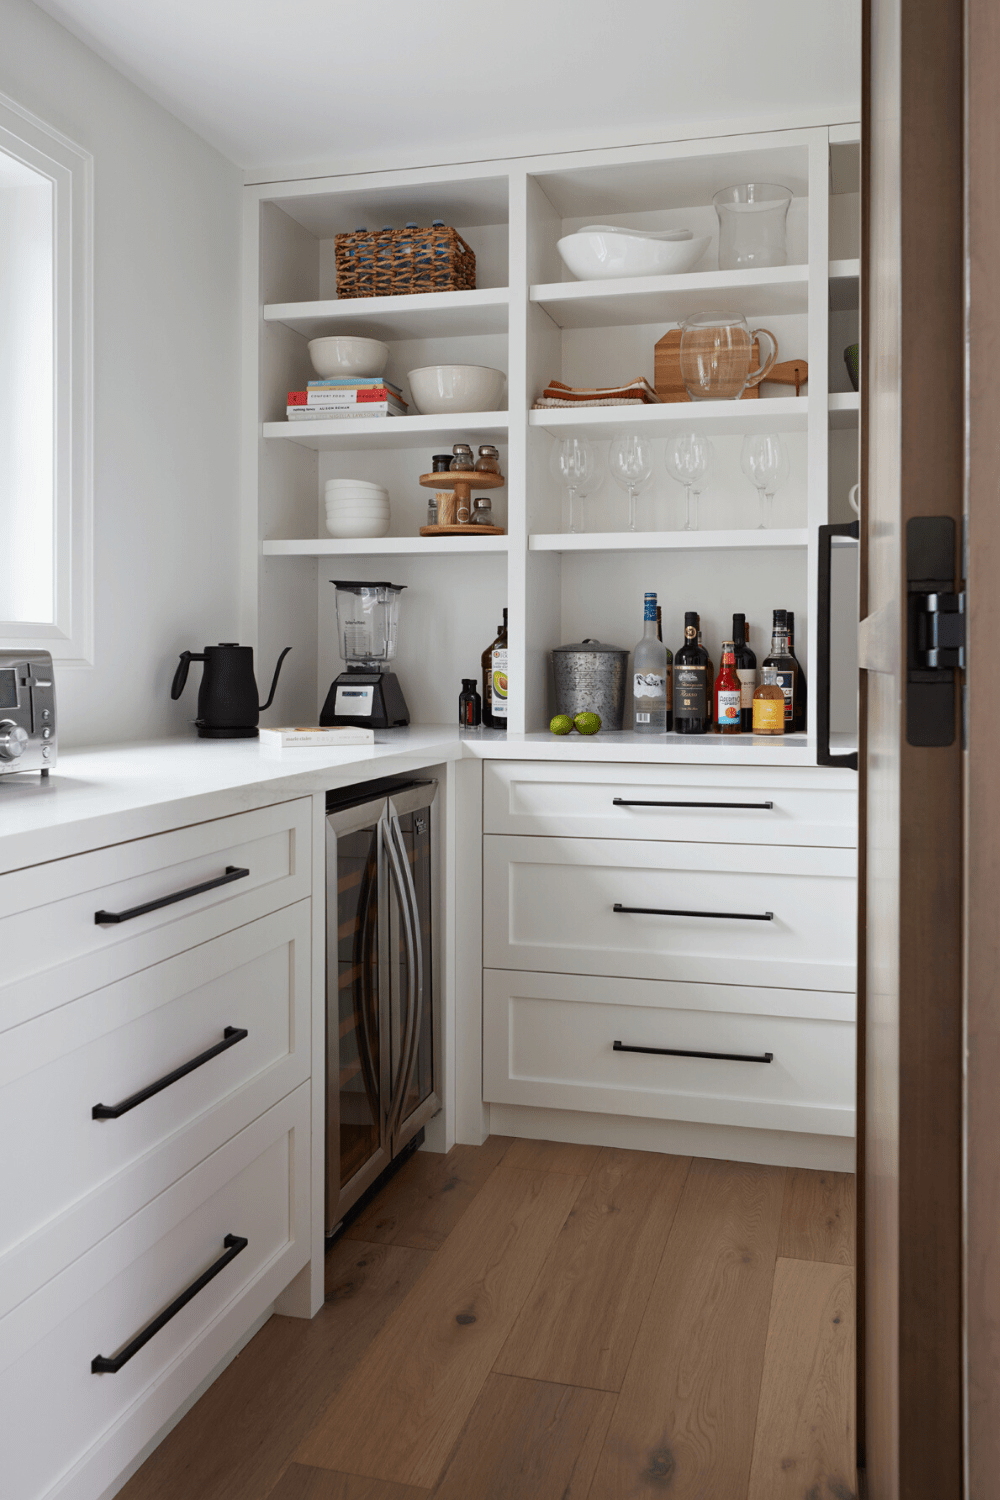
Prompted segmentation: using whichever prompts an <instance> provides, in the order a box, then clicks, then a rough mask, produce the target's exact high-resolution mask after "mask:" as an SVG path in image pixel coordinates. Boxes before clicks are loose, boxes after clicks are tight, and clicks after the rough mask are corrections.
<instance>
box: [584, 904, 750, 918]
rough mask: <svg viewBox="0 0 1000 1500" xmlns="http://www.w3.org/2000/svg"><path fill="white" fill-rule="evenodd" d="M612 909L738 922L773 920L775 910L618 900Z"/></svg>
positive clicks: (643, 914) (660, 915)
mask: <svg viewBox="0 0 1000 1500" xmlns="http://www.w3.org/2000/svg"><path fill="white" fill-rule="evenodd" d="M612 911H625V912H637V913H638V915H639V916H641V917H721V918H724V919H725V920H729V919H730V918H734V919H735V920H736V921H738V922H773V921H774V912H773V911H675V910H674V908H673V907H669V906H622V904H621V902H620V901H616V902H615V904H614V906H613V907H612Z"/></svg>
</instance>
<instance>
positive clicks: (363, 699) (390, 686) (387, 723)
mask: <svg viewBox="0 0 1000 1500" xmlns="http://www.w3.org/2000/svg"><path fill="white" fill-rule="evenodd" d="M352 708H353V709H355V710H356V711H355V712H353V713H352V712H351V709H352ZM319 722H320V727H321V728H323V729H328V728H330V727H331V726H337V725H342V726H344V727H345V728H349V729H401V728H402V727H403V726H404V725H406V724H409V722H410V711H409V709H408V708H407V706H406V699H405V698H404V697H403V689H402V688H401V687H400V685H399V678H398V677H397V676H396V674H395V673H394V672H351V671H347V672H341V674H340V676H339V677H335V678H334V679H333V681H332V682H331V684H330V691H329V692H328V693H327V695H326V702H325V703H324V704H323V711H322V713H321V714H320V716H319Z"/></svg>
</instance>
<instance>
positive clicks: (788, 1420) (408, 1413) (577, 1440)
mask: <svg viewBox="0 0 1000 1500" xmlns="http://www.w3.org/2000/svg"><path fill="white" fill-rule="evenodd" d="M853 1191H854V1179H853V1178H852V1177H850V1176H845V1175H843V1174H838V1173H830V1172H807V1171H800V1170H792V1169H785V1168H781V1167H761V1166H752V1165H748V1164H743V1163H735V1162H719V1161H705V1160H697V1159H696V1160H688V1159H687V1158H682V1157H670V1156H657V1155H655V1154H653V1153H649V1152H639V1151H617V1150H611V1149H601V1148H599V1147H591V1146H571V1145H563V1144H560V1143H548V1142H541V1141H513V1142H512V1141H508V1140H506V1139H502V1138H499V1137H491V1138H490V1140H489V1141H487V1142H486V1144H485V1145H484V1146H482V1147H469V1146H459V1147H456V1148H455V1150H454V1151H452V1152H451V1153H449V1155H448V1156H447V1157H441V1156H435V1155H432V1154H431V1153H429V1152H423V1153H417V1155H416V1156H414V1157H413V1158H412V1159H411V1160H410V1161H409V1162H407V1163H406V1165H405V1166H404V1167H403V1168H402V1169H401V1171H400V1172H399V1173H398V1174H397V1176H396V1177H395V1178H394V1179H393V1181H392V1182H391V1183H390V1184H389V1185H388V1186H387V1188H386V1189H385V1190H384V1191H383V1192H382V1193H381V1194H380V1195H379V1196H378V1198H376V1199H375V1200H374V1202H373V1203H372V1204H370V1205H369V1207H368V1208H367V1209H366V1211H365V1213H364V1214H363V1215H362V1216H361V1217H360V1218H359V1219H358V1220H357V1221H356V1222H355V1224H354V1225H353V1226H352V1227H351V1229H350V1230H349V1231H348V1234H347V1235H345V1236H344V1237H343V1238H342V1239H341V1240H340V1241H339V1242H338V1243H337V1244H336V1245H335V1246H334V1247H333V1249H332V1250H331V1251H330V1252H329V1255H328V1257H327V1302H326V1305H325V1306H324V1308H323V1309H322V1311H321V1312H320V1314H319V1315H318V1316H317V1317H316V1318H315V1319H314V1320H313V1321H312V1322H311V1323H305V1322H301V1321H300V1320H297V1319H291V1318H281V1317H274V1318H272V1319H271V1320H270V1321H269V1322H268V1323H267V1324H266V1325H265V1327H264V1328H263V1329H261V1331H260V1333H259V1334H257V1336H256V1337H255V1338H254V1339H253V1340H252V1341H251V1342H250V1344H248V1345H247V1347H246V1349H245V1350H244V1351H243V1353H242V1354H241V1355H240V1356H239V1358H238V1359H236V1360H235V1361H234V1362H233V1364H232V1365H230V1367H229V1368H228V1369H227V1370H226V1371H225V1372H224V1374H223V1375H222V1376H221V1378H220V1379H219V1380H218V1381H216V1383H215V1384H214V1385H213V1386H212V1387H211V1388H210V1390H208V1391H207V1392H206V1393H205V1395H204V1396H203V1397H202V1398H201V1400H200V1401H199V1402H198V1403H197V1405H196V1406H195V1407H193V1408H192V1410H191V1411H190V1412H189V1413H188V1415H187V1416H186V1417H185V1418H184V1420H183V1421H182V1422H181V1423H179V1424H178V1426H177V1427H176V1428H175V1429H174V1431H173V1432H172V1433H171V1434H170V1435H169V1436H168V1437H167V1439H166V1440H165V1441H164V1442H163V1443H162V1444H161V1445H160V1447H159V1448H158V1449H157V1450H156V1452H155V1453H154V1454H153V1455H152V1456H151V1457H150V1458H149V1459H148V1460H147V1461H146V1463H145V1464H144V1465H143V1467H142V1468H141V1469H140V1470H139V1472H138V1473H137V1474H136V1475H135V1476H134V1477H133V1478H132V1480H131V1481H130V1482H129V1484H127V1485H126V1486H125V1488H124V1489H123V1490H122V1491H121V1495H122V1497H123V1500H191V1497H195V1496H196V1497H197V1500H237V1497H239V1500H645V1497H650V1500H652V1497H656V1496H664V1497H665V1496H666V1495H669V1496H670V1500H855V1493H856V1491H855V1470H854V1461H855V1443H854V1402H853V1377H854V1272H853V1259H854V1244H853V1217H854V1199H853Z"/></svg>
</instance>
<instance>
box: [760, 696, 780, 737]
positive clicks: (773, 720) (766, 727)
mask: <svg viewBox="0 0 1000 1500" xmlns="http://www.w3.org/2000/svg"><path fill="white" fill-rule="evenodd" d="M753 727H754V733H755V734H784V732H785V705H784V702H783V700H782V699H781V698H755V699H754V705H753Z"/></svg>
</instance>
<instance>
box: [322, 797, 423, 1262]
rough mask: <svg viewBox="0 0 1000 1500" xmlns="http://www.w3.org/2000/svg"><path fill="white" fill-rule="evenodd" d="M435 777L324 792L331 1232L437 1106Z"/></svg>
mask: <svg viewBox="0 0 1000 1500" xmlns="http://www.w3.org/2000/svg"><path fill="white" fill-rule="evenodd" d="M436 791H437V787H436V784H435V783H434V782H430V781H425V782H414V781H404V780H389V779H386V780H384V781H381V782H370V783H369V784H368V785H367V786H366V787H364V788H358V789H357V790H356V792H355V793H353V794H350V795H348V796H342V795H338V794H335V793H332V794H330V796H328V798H327V815H326V859H327V865H326V873H327V881H326V891H327V896H326V900H327V928H326V931H327V941H326V1232H327V1234H331V1233H332V1232H333V1230H334V1229H335V1228H336V1227H337V1225H338V1224H339V1222H340V1220H341V1219H342V1218H343V1216H344V1214H345V1213H346V1212H347V1210H348V1209H349V1208H350V1207H351V1205H352V1204H354V1203H355V1202H356V1201H357V1199H358V1198H359V1197H360V1196H361V1194H362V1193H363V1192H365V1190H366V1189H367V1188H368V1187H369V1186H370V1185H371V1184H372V1183H373V1182H374V1181H375V1179H376V1178H377V1177H379V1176H380V1175H381V1173H382V1172H384V1171H385V1169H386V1168H387V1167H388V1166H389V1164H390V1163H391V1161H392V1160H393V1158H394V1157H395V1156H397V1155H398V1153H399V1152H400V1151H401V1150H402V1149H403V1148H404V1147H405V1146H406V1145H407V1143H408V1142H409V1141H411V1140H412V1138H413V1137H414V1135H416V1133H417V1132H418V1131H419V1130H420V1129H421V1128H422V1127H423V1126H424V1125H425V1124H426V1122H427V1121H428V1120H429V1119H430V1118H431V1116H432V1115H434V1114H436V1113H437V1111H438V1110H439V1108H440V1103H439V1101H438V1097H437V1092H436V1075H435V1061H436V1060H435V1055H434V1054H435V1010H436V1007H435V1004H434V982H433V981H434V976H433V968H432V943H433V932H432V926H431V908H432V899H431V898H432V887H433V881H432V865H431V808H432V805H433V802H434V796H435V793H436Z"/></svg>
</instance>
